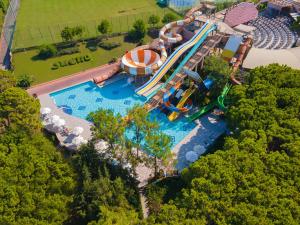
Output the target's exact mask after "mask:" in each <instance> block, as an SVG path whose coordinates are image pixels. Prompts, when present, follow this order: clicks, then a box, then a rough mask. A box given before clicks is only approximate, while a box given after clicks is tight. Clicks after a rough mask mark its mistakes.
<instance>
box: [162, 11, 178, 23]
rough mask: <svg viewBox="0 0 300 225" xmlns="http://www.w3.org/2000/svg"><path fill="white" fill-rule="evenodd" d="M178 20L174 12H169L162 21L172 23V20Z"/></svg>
mask: <svg viewBox="0 0 300 225" xmlns="http://www.w3.org/2000/svg"><path fill="white" fill-rule="evenodd" d="M175 20H176V16H175V15H174V14H172V13H167V14H166V15H164V17H163V19H162V22H163V23H170V22H172V21H175Z"/></svg>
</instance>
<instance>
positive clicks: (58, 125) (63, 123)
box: [54, 119, 66, 127]
mask: <svg viewBox="0 0 300 225" xmlns="http://www.w3.org/2000/svg"><path fill="white" fill-rule="evenodd" d="M54 125H55V126H57V127H62V126H64V125H66V121H65V120H64V119H58V120H56V121H54Z"/></svg>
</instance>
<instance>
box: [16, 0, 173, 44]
mask: <svg viewBox="0 0 300 225" xmlns="http://www.w3.org/2000/svg"><path fill="white" fill-rule="evenodd" d="M167 12H171V11H170V10H169V9H168V8H161V7H159V6H158V5H157V4H156V0H85V1H82V0H47V1H45V0H44V1H42V0H24V1H21V6H20V10H19V13H18V18H17V28H16V32H15V37H14V48H15V49H16V48H25V47H30V46H37V45H42V44H48V43H56V42H60V41H61V37H60V32H61V30H62V29H63V28H64V27H65V26H76V25H82V26H84V27H85V34H84V36H85V37H92V36H96V35H97V25H98V24H99V23H100V21H101V20H102V19H108V20H110V22H111V24H112V29H113V32H120V31H121V32H127V31H128V30H129V29H131V26H132V24H133V22H134V21H135V20H136V19H143V20H145V21H147V20H148V17H149V15H151V14H157V15H159V16H160V18H162V17H163V16H164V14H165V13H167Z"/></svg>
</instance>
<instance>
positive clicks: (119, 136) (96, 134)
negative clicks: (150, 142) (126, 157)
mask: <svg viewBox="0 0 300 225" xmlns="http://www.w3.org/2000/svg"><path fill="white" fill-rule="evenodd" d="M88 120H90V121H92V122H93V123H94V127H93V128H92V135H93V139H94V141H96V140H99V139H103V140H105V141H107V142H108V144H109V148H110V150H111V151H112V152H111V153H112V155H113V156H115V157H117V155H116V154H117V152H116V149H117V148H118V145H122V144H123V139H124V132H125V123H124V120H123V118H122V116H121V115H120V114H117V115H114V112H113V111H112V110H105V109H99V110H98V111H96V112H92V113H90V114H89V116H88Z"/></svg>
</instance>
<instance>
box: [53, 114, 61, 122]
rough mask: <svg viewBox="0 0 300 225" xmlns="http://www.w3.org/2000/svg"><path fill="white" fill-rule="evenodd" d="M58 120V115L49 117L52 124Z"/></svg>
mask: <svg viewBox="0 0 300 225" xmlns="http://www.w3.org/2000/svg"><path fill="white" fill-rule="evenodd" d="M58 120H60V117H59V116H58V115H53V116H52V117H51V121H52V123H56V121H58Z"/></svg>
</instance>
